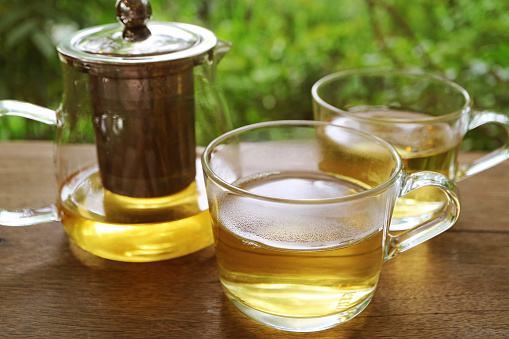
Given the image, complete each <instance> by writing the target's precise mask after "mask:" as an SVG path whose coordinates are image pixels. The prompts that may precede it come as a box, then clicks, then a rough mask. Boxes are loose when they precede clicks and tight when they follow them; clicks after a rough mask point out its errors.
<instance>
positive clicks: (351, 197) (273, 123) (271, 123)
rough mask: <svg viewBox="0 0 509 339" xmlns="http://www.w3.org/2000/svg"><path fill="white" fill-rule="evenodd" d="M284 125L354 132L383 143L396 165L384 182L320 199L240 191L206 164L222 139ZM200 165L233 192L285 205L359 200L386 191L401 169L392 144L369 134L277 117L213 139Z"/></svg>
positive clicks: (209, 175)
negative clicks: (293, 197)
mask: <svg viewBox="0 0 509 339" xmlns="http://www.w3.org/2000/svg"><path fill="white" fill-rule="evenodd" d="M270 126H273V127H278V126H279V127H288V126H305V127H314V126H330V127H333V128H339V129H343V130H347V131H348V132H349V133H353V134H357V135H359V136H361V137H363V138H365V139H370V140H371V141H372V142H374V143H376V144H378V145H381V146H383V147H384V148H385V149H387V151H388V152H389V153H390V154H392V156H393V158H394V159H395V162H396V166H394V170H393V172H392V173H391V176H390V177H389V178H388V179H387V180H386V181H384V182H383V183H381V184H379V185H377V186H375V187H372V188H370V189H368V190H366V191H363V192H360V193H355V194H352V195H347V196H341V197H335V198H324V199H283V198H274V197H267V196H263V195H259V194H254V193H251V192H249V191H246V190H243V189H241V188H238V187H237V186H234V185H232V184H229V183H228V182H226V181H224V180H223V179H222V178H221V177H220V176H218V175H217V174H216V173H215V172H214V171H213V170H212V168H211V167H210V164H209V160H210V158H211V155H212V153H213V151H214V149H215V148H216V146H218V145H219V144H221V143H222V142H223V141H225V140H227V139H229V138H231V137H233V136H235V135H238V134H240V133H243V132H246V131H250V130H254V129H258V128H261V127H270ZM201 161H202V167H203V171H204V172H205V175H206V177H208V178H209V179H210V180H212V181H213V182H214V183H215V184H217V185H218V186H220V187H222V188H224V189H226V190H228V191H230V192H233V193H235V194H238V195H241V196H244V197H249V198H252V199H257V200H264V201H270V202H278V203H287V204H306V205H318V204H335V203H341V202H347V201H353V200H359V199H365V198H369V197H371V196H374V195H377V194H379V193H381V192H383V191H386V190H387V189H389V188H390V187H391V186H392V185H393V184H394V183H395V181H396V180H397V178H398V177H399V175H400V173H402V172H403V162H402V160H401V157H400V155H399V154H398V152H397V151H396V149H395V148H394V147H392V146H391V145H390V144H389V143H388V142H386V141H384V140H382V139H380V138H378V137H376V136H373V135H369V134H366V133H364V132H361V131H358V130H356V129H352V128H348V127H343V126H338V125H334V124H331V123H327V122H323V121H313V120H279V121H269V122H261V123H256V124H252V125H247V126H244V127H240V128H237V129H234V130H232V131H230V132H227V133H225V134H223V135H221V136H219V137H218V138H216V139H214V140H213V141H212V142H211V143H210V144H209V145H208V146H207V147H206V148H205V150H204V152H203V154H202V158H201Z"/></svg>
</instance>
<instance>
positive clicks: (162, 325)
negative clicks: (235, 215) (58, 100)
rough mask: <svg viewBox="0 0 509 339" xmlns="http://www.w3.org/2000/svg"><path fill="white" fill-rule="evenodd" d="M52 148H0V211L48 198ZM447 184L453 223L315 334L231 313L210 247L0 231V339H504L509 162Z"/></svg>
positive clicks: (44, 230)
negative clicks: (110, 244)
mask: <svg viewBox="0 0 509 339" xmlns="http://www.w3.org/2000/svg"><path fill="white" fill-rule="evenodd" d="M51 152H52V145H51V144H48V143H41V142H38V143H7V144H6V143H1V144H0V206H2V207H10V208H13V206H14V207H19V206H23V205H38V204H39V205H41V204H44V203H47V202H51V201H52V199H54V190H53V188H52V187H51V185H52V184H53V183H51V180H52V178H48V176H51V175H50V173H51V172H52V168H51V166H52V163H51ZM467 156H474V155H467ZM46 166H48V167H49V168H44V167H46ZM458 186H459V188H460V191H461V195H462V211H461V216H460V218H459V221H458V223H457V224H456V225H455V226H454V227H453V228H452V229H451V230H449V231H447V232H446V233H444V234H442V235H439V236H437V237H435V238H434V239H432V240H430V241H428V242H427V243H425V244H422V245H420V246H418V247H416V248H414V249H411V250H409V251H407V252H404V253H402V254H400V255H398V256H397V257H396V258H394V259H392V260H389V261H387V262H386V263H385V265H384V267H383V270H382V275H381V278H380V283H379V287H378V289H377V291H376V293H375V296H374V298H373V300H372V302H371V304H370V305H369V306H368V307H367V308H366V310H365V311H364V312H362V313H361V314H360V315H358V316H357V317H356V318H354V319H353V320H351V321H349V322H347V323H345V324H343V325H340V326H338V327H336V328H333V329H329V330H325V331H320V332H315V333H290V332H283V331H278V330H275V329H271V328H269V327H265V326H263V325H260V324H258V323H256V322H254V321H252V320H250V319H248V318H247V317H245V316H244V315H243V314H241V313H240V312H238V311H237V310H236V309H235V307H234V306H232V305H231V304H230V303H229V302H228V300H227V299H226V297H225V296H224V294H223V292H222V290H221V286H220V283H219V279H218V272H217V267H216V262H215V256H214V249H213V248H212V247H208V248H206V249H204V250H202V251H199V252H197V253H194V254H191V255H188V256H185V257H182V258H178V259H173V260H167V261H161V262H154V263H143V264H135V263H123V262H115V261H110V260H106V259H101V258H99V257H96V256H93V255H90V254H88V253H86V252H84V251H83V250H81V249H79V248H77V247H76V246H75V245H74V244H72V243H70V242H69V240H68V238H67V236H66V234H65V232H64V230H63V229H62V226H61V225H60V223H49V224H44V225H39V226H30V227H4V226H0V239H1V240H0V338H18V337H19V338H276V339H277V338H503V337H509V162H506V163H504V164H502V165H499V166H496V167H494V168H492V169H489V170H487V171H486V172H484V173H481V174H478V175H476V176H474V177H472V178H469V179H466V180H464V181H463V182H461V183H459V184H458ZM44 187H47V188H44Z"/></svg>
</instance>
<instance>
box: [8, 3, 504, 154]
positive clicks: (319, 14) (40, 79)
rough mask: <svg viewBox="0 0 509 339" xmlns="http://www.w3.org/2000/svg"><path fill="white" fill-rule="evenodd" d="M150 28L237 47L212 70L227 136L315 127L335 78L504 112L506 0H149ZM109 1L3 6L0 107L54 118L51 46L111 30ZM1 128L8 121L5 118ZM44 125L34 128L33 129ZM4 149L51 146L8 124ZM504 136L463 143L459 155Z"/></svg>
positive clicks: (480, 133) (489, 132) (33, 132)
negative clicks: (424, 75) (456, 91)
mask: <svg viewBox="0 0 509 339" xmlns="http://www.w3.org/2000/svg"><path fill="white" fill-rule="evenodd" d="M151 2H152V7H153V18H152V20H157V21H178V22H187V23H192V24H196V25H200V26H204V27H207V28H209V29H210V30H212V31H214V32H215V33H216V35H218V36H219V37H221V38H223V39H225V40H228V41H231V42H233V49H232V51H231V52H230V53H229V54H228V55H227V56H226V57H225V58H224V59H223V61H222V62H221V64H220V65H219V67H218V81H219V83H220V85H221V87H222V89H223V92H224V95H225V98H226V100H227V102H228V105H229V108H230V111H231V113H232V115H233V121H234V125H235V127H238V126H242V125H246V124H250V123H255V122H259V121H265V120H276V119H311V118H312V114H311V96H310V89H311V87H312V85H313V83H315V82H316V81H317V80H318V79H320V78H321V77H323V76H325V75H327V74H330V73H332V72H336V71H340V70H346V69H357V68H397V69H410V70H415V69H418V70H424V71H426V72H428V73H432V74H436V75H441V76H445V77H447V78H449V79H451V80H454V81H455V82H457V83H459V84H460V85H462V86H463V87H465V88H466V89H467V90H468V91H469V92H470V93H471V94H472V96H473V97H474V98H475V101H476V102H475V104H476V107H477V108H479V109H490V110H496V111H502V112H506V114H507V113H509V2H507V1H502V0H477V1H472V0H435V1H429V0H413V1H407V0H359V1H338V0H276V1H274V0H186V1H183V0H152V1H151ZM115 20H116V18H115V0H95V1H74V0H37V1H21V0H0V99H17V100H23V101H28V102H32V103H35V104H39V105H42V106H46V107H50V108H56V107H57V106H58V104H59V102H60V97H61V94H62V85H63V84H62V80H61V71H60V65H59V61H58V57H57V54H56V51H55V46H56V44H57V42H58V41H59V40H60V39H61V38H63V36H64V35H65V34H69V33H71V32H73V31H75V30H77V29H81V28H85V27H90V26H95V25H101V24H106V23H111V22H115ZM4 119H5V118H4ZM37 125H40V124H37ZM0 132H2V133H3V134H4V135H7V137H9V138H24V137H41V138H44V137H48V138H50V137H51V135H50V134H51V132H48V130H44V129H42V130H41V128H40V127H36V126H34V124H31V123H26V122H25V121H24V120H16V119H12V118H9V119H6V120H4V122H3V123H2V127H0ZM504 138H505V137H504V136H503V135H501V133H500V131H499V130H498V129H497V128H495V127H493V126H491V127H483V128H481V129H478V130H476V131H474V132H469V135H468V141H467V142H466V143H465V144H464V147H465V148H466V149H480V150H484V149H491V148H493V147H495V146H497V145H499V144H500V142H501V139H504Z"/></svg>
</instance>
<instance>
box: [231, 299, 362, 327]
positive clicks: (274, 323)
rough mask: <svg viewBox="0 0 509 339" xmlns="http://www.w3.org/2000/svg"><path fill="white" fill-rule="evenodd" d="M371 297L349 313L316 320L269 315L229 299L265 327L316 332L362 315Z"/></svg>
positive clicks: (348, 311)
mask: <svg viewBox="0 0 509 339" xmlns="http://www.w3.org/2000/svg"><path fill="white" fill-rule="evenodd" d="M371 298H372V296H371V297H369V298H368V299H366V300H365V301H363V302H362V303H361V304H359V305H357V306H356V307H354V308H351V309H349V310H347V311H344V312H341V313H337V314H333V315H328V316H325V317H316V318H289V317H282V316H277V315H273V314H269V313H264V312H260V311H258V310H255V309H253V308H251V307H249V306H246V305H244V304H243V303H241V302H239V301H237V300H235V299H233V298H232V297H229V299H230V301H231V302H232V303H233V305H235V307H237V309H238V310H239V311H241V312H242V313H244V314H245V315H246V316H248V317H249V318H251V319H253V320H255V321H257V322H259V323H262V324H264V325H267V326H270V327H274V328H276V329H278V330H283V331H289V332H315V331H322V330H326V329H329V328H332V327H335V326H338V325H340V324H342V323H345V322H347V321H349V320H350V319H352V318H354V317H355V316H356V315H358V314H359V313H361V312H362V311H363V310H364V309H365V308H366V306H368V304H369V302H370V301H371Z"/></svg>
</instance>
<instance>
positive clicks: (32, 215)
mask: <svg viewBox="0 0 509 339" xmlns="http://www.w3.org/2000/svg"><path fill="white" fill-rule="evenodd" d="M9 115H13V116H19V117H23V118H27V119H32V120H36V121H40V122H42V123H45V124H47V125H52V126H56V124H57V117H56V113H55V111H52V110H50V109H48V108H44V107H41V106H37V105H33V104H29V103H26V102H21V101H15V100H0V117H2V116H9ZM58 220H60V218H59V216H58V211H57V208H56V207H55V205H53V204H52V205H49V206H44V207H40V208H23V209H15V210H8V209H3V208H0V225H2V226H30V225H37V224H43V223H47V222H52V221H58Z"/></svg>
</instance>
